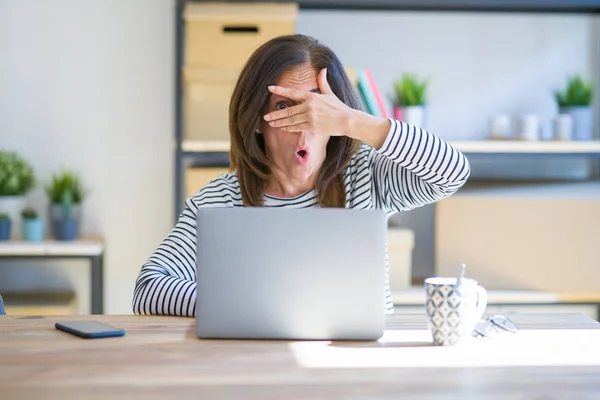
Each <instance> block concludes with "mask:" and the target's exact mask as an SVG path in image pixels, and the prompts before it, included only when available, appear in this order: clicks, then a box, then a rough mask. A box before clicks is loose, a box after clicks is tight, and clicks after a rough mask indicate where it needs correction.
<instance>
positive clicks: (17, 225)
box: [0, 196, 26, 240]
mask: <svg viewBox="0 0 600 400" xmlns="http://www.w3.org/2000/svg"><path fill="white" fill-rule="evenodd" d="M25 204H26V203H25V197H24V196H0V212H5V213H7V214H8V216H9V218H10V219H11V221H12V224H11V229H10V238H11V239H12V240H20V239H21V211H23V209H24V208H25Z"/></svg>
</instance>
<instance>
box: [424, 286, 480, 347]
mask: <svg viewBox="0 0 600 400" xmlns="http://www.w3.org/2000/svg"><path fill="white" fill-rule="evenodd" d="M425 292H426V296H427V302H426V305H425V309H426V311H427V323H428V326H429V329H430V331H431V335H432V336H433V342H434V344H435V345H437V346H454V345H457V344H461V343H463V342H465V340H466V339H468V338H470V337H471V334H472V332H473V329H474V328H475V325H476V324H477V322H478V321H479V320H480V319H481V317H482V316H483V313H484V312H485V308H486V307H487V291H486V290H485V289H484V288H483V287H482V286H479V285H478V284H477V281H475V280H473V279H468V278H463V279H462V280H461V283H460V285H457V284H456V278H440V277H432V278H427V279H426V280H425Z"/></svg>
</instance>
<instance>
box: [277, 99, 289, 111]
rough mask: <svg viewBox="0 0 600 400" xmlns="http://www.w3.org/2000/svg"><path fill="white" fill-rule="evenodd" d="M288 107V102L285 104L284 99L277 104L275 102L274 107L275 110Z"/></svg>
mask: <svg viewBox="0 0 600 400" xmlns="http://www.w3.org/2000/svg"><path fill="white" fill-rule="evenodd" d="M288 107H289V104H287V103H286V102H285V101H278V102H277V104H275V108H276V109H277V110H283V109H286V108H288Z"/></svg>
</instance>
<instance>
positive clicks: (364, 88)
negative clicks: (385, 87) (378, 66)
mask: <svg viewBox="0 0 600 400" xmlns="http://www.w3.org/2000/svg"><path fill="white" fill-rule="evenodd" d="M357 77H358V79H357V89H358V94H359V97H360V98H361V101H362V103H363V105H364V109H365V111H366V112H368V113H369V114H372V115H375V116H377V117H383V118H388V117H389V113H388V111H387V109H386V107H385V104H384V103H383V97H382V96H381V91H380V90H379V88H378V87H377V84H376V83H375V79H374V78H373V74H372V73H371V71H370V70H369V69H359V70H357Z"/></svg>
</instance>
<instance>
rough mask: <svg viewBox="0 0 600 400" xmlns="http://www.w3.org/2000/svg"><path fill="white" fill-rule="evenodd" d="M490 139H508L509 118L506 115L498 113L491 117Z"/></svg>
mask: <svg viewBox="0 0 600 400" xmlns="http://www.w3.org/2000/svg"><path fill="white" fill-rule="evenodd" d="M491 128H492V132H491V137H492V139H508V138H509V137H510V119H509V118H508V115H504V114H500V115H497V116H495V117H494V118H493V119H492V126H491Z"/></svg>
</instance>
